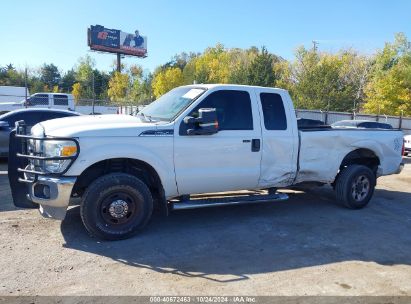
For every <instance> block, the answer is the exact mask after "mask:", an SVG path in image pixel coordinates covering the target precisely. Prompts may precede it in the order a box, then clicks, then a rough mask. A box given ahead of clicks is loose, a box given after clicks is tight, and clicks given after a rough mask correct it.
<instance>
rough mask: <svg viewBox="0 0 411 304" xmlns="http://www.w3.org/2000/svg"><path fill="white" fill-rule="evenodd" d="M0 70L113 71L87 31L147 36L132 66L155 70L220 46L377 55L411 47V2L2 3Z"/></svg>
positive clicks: (281, 52)
mask: <svg viewBox="0 0 411 304" xmlns="http://www.w3.org/2000/svg"><path fill="white" fill-rule="evenodd" d="M0 7H1V12H2V13H1V18H0V37H1V44H0V66H4V65H6V64H8V63H13V64H14V65H15V66H17V67H19V68H23V67H24V66H26V65H27V66H29V67H33V68H36V67H39V66H40V65H41V64H43V63H44V62H46V63H54V64H56V65H57V66H58V67H59V68H60V69H61V70H63V71H67V70H68V69H70V68H71V67H72V66H73V65H75V64H76V63H77V61H78V58H79V57H81V56H84V55H86V54H89V55H90V56H92V57H93V58H94V59H95V61H96V63H97V67H98V68H100V69H102V70H106V71H109V70H111V69H112V66H113V61H114V60H115V56H114V55H111V54H101V53H94V52H90V51H89V50H88V47H87V42H86V30H87V27H89V26H90V25H92V24H93V25H94V24H101V25H104V26H105V27H108V28H115V29H120V30H123V31H125V32H134V30H135V29H139V30H140V33H141V34H142V35H146V36H148V57H147V58H145V59H139V58H126V59H125V60H124V62H125V63H127V64H135V63H137V64H140V65H142V66H143V68H145V69H149V70H151V71H152V70H153V69H154V68H155V67H156V66H158V65H160V64H163V63H165V62H167V61H169V60H170V58H171V57H172V56H173V55H174V54H177V53H180V52H182V51H186V52H190V51H194V52H201V51H203V50H204V49H205V48H206V47H208V46H213V45H215V44H216V43H218V42H220V43H222V44H224V45H225V46H226V47H230V48H231V47H240V48H248V47H250V46H258V47H260V46H263V45H265V46H266V47H267V48H268V50H269V51H270V52H273V53H275V54H277V55H280V56H282V57H284V58H286V59H292V58H293V54H294V50H295V49H296V47H298V46H300V45H304V46H307V47H310V46H311V45H312V42H311V41H312V40H318V41H319V49H320V50H323V51H337V50H338V49H340V48H349V47H353V48H356V49H358V50H360V51H361V52H364V53H367V54H369V53H373V52H374V51H375V50H376V49H377V48H382V47H383V46H384V42H386V41H392V40H393V37H394V33H396V32H404V33H405V34H406V35H407V36H408V38H409V39H411V1H410V0H391V1H388V0H387V1H383V0H381V1H379V0H374V1H371V0H356V1H353V0H344V1H343V0H339V1H337V0H335V1H331V0H323V1H320V0H310V1H308V0H307V1H302V0H301V1H297V0H294V1H293V0H290V1H286V0H283V1H274V0H271V1H270V0H260V1H259V0H253V1H250V0H236V1H234V0H232V1H230V0H207V1H194V0H191V1H188V0H187V1H184V0H180V1H178V0H175V1H171V0H170V1H166V0H161V1H160V0H159V1H156V0H152V1H149V0H140V1H138V0H134V1H131V0H130V1H125V0H124V1H123V0H115V1H114V0H111V1H106V0H98V1H97V0H87V1H86V0H83V1H81V0H71V1H67V0H59V1H56V0H53V1H52V0H39V1H30V0H26V1H23V0H2V1H1V6H0Z"/></svg>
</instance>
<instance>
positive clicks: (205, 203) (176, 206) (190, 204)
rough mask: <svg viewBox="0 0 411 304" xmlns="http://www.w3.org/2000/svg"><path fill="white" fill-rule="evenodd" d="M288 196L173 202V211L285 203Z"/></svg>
mask: <svg viewBox="0 0 411 304" xmlns="http://www.w3.org/2000/svg"><path fill="white" fill-rule="evenodd" d="M287 199H288V195H287V194H285V193H276V194H267V195H251V196H236V197H233V196H231V197H220V198H209V199H193V200H185V201H172V202H171V203H172V208H171V209H172V210H184V209H197V208H208V207H217V206H230V205H245V204H260V203H269V202H278V201H285V200H287Z"/></svg>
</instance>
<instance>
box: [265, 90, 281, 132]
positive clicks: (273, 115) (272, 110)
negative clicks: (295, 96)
mask: <svg viewBox="0 0 411 304" xmlns="http://www.w3.org/2000/svg"><path fill="white" fill-rule="evenodd" d="M260 100H261V106H262V108H263V115H264V126H265V128H266V129H267V130H286V129H287V118H286V116H285V109H284V104H283V100H282V99H281V96H280V95H279V94H275V93H261V94H260Z"/></svg>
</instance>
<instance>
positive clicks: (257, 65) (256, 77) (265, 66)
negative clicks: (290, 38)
mask: <svg viewBox="0 0 411 304" xmlns="http://www.w3.org/2000/svg"><path fill="white" fill-rule="evenodd" d="M275 61H277V58H276V57H275V56H274V55H272V54H270V53H268V51H267V49H266V48H265V47H262V49H261V53H258V54H257V56H256V57H255V58H254V59H253V61H252V62H251V64H250V66H249V68H248V71H247V82H248V84H250V85H257V86H265V87H271V86H273V85H274V83H275V80H276V79H275V75H274V70H273V64H274V62H275Z"/></svg>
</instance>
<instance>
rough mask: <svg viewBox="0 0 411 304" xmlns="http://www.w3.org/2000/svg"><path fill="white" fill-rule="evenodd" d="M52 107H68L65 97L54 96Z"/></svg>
mask: <svg viewBox="0 0 411 304" xmlns="http://www.w3.org/2000/svg"><path fill="white" fill-rule="evenodd" d="M54 105H55V106H68V97H67V95H54Z"/></svg>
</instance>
